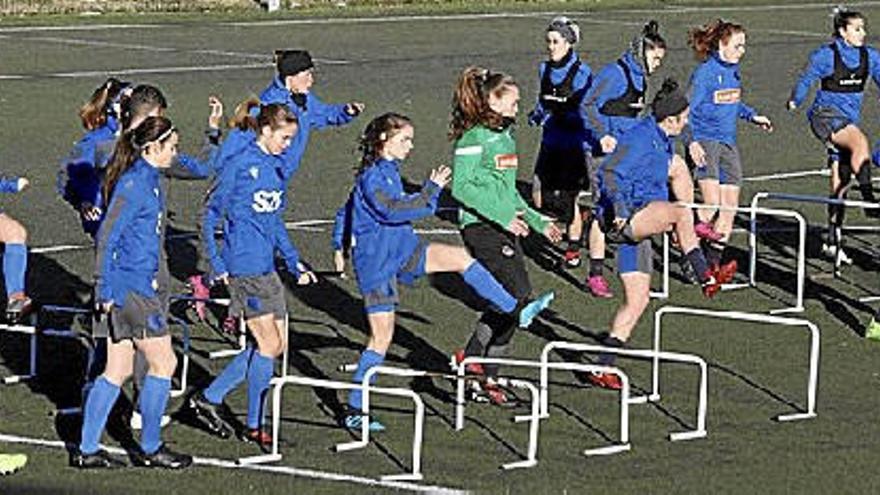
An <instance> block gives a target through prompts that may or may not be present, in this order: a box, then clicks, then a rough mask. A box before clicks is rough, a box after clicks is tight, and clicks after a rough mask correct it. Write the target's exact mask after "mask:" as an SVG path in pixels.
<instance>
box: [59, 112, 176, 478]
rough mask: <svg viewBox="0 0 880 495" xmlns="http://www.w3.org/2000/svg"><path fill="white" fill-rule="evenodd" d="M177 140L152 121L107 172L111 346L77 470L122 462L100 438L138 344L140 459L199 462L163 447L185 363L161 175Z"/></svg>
mask: <svg viewBox="0 0 880 495" xmlns="http://www.w3.org/2000/svg"><path fill="white" fill-rule="evenodd" d="M177 142H178V137H177V131H176V130H175V128H174V126H173V125H172V124H171V121H169V120H168V119H166V118H164V117H149V118H147V119H146V120H144V121H143V122H142V123H141V124H140V125H139V126H137V127H136V128H134V129H133V130H131V131H129V132H126V133H124V134H123V135H122V136H121V137H120V139H119V140H118V142H117V144H116V149H115V151H114V153H113V159H112V161H111V162H110V164H109V165H108V167H107V172H106V174H105V177H104V184H103V191H102V194H103V197H104V198H106V200H109V204H108V205H107V215H106V217H105V219H104V222H103V223H102V224H101V227H100V229H99V231H98V238H97V252H98V257H97V261H96V263H95V264H96V271H95V273H96V276H95V279H96V280H95V301H96V305H97V306H98V309H99V310H100V311H102V312H103V313H105V314H106V315H107V317H108V318H109V321H110V325H109V327H110V342H109V343H108V350H107V364H106V367H105V369H104V373H103V374H102V375H101V377H100V378H98V379H97V380H96V381H95V384H94V386H93V387H92V390H91V391H90V392H89V395H88V398H87V399H86V403H85V406H84V408H83V426H82V439H81V441H80V444H79V448H78V449H77V450H76V451H75V452H73V453H72V454H71V459H70V462H71V465H72V466H74V467H78V468H107V467H114V466H115V465H118V464H120V461H118V460H115V459H113V458H112V457H110V456H109V455H108V454H107V452H106V451H104V450H103V449H101V448H100V446H99V441H100V439H101V433H102V432H103V430H104V425H105V424H106V422H107V416H108V415H109V414H110V410H111V409H112V408H113V404H114V403H115V402H116V398H117V397H118V396H119V390H120V387H121V386H122V385H123V383H125V381H126V380H127V379H128V377H129V376H131V374H132V368H133V360H134V354H135V352H134V351H135V347H137V348H138V349H140V350H141V351H143V353H144V355H145V357H146V359H147V362H148V363H149V373H148V374H147V376H146V378H145V380H144V386H143V388H142V389H141V394H140V400H139V401H138V402H139V405H140V412H141V416H142V417H143V431H142V433H141V442H140V452H136V453H134V455H133V456H132V460H133V462H134V463H135V464H136V465H138V466H144V467H163V468H170V469H179V468H184V467H187V466H189V465H190V464H191V463H192V457H190V456H188V455H185V454H179V453H176V452H174V451H172V450H170V449H169V448H168V447H167V446H166V445H165V444H163V443H162V441H161V427H160V422H161V418H162V414H163V413H164V411H165V407H166V405H167V403H168V395H169V390H170V388H171V376H172V375H173V373H174V369H175V368H176V366H177V358H176V357H175V355H174V350H173V349H172V347H171V337H170V335H169V334H168V325H167V314H168V304H167V297H166V295H167V291H168V284H169V276H168V267H167V264H166V257H165V253H164V237H165V217H166V215H165V185H164V183H163V181H162V178H161V172H160V171H161V170H162V169H166V168H168V167H170V166H171V164H172V162H173V161H174V157H175V155H176V154H177Z"/></svg>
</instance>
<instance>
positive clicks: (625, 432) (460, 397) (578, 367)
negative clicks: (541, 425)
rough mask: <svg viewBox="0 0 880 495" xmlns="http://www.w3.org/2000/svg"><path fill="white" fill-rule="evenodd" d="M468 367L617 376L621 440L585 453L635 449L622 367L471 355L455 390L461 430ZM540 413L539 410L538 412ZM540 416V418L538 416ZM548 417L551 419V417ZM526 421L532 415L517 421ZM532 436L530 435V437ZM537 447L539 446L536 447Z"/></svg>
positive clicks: (463, 364) (460, 369) (461, 366)
mask: <svg viewBox="0 0 880 495" xmlns="http://www.w3.org/2000/svg"><path fill="white" fill-rule="evenodd" d="M468 364H498V365H502V366H510V367H520V368H538V369H539V370H541V371H542V372H543V371H544V370H565V371H580V372H596V373H611V374H614V375H617V377H619V378H620V382H621V384H622V388H621V390H620V441H619V442H618V443H617V445H609V446H606V447H599V448H595V449H587V450H584V451H583V453H584V455H586V456H594V455H609V454H616V453H618V452H625V451H627V450H630V448H631V447H632V446H631V445H630V442H629V404H630V401H629V395H630V384H629V377H627V376H626V373H624V372H623V371H622V370H621V369H620V368H615V367H613V366H602V365H598V364H589V363H565V362H547V363H544V362H541V361H525V360H519V359H503V358H489V357H478V356H469V357H466V358H464V360H463V361H462V362H461V363H460V364H459V366H458V369H457V374H458V379H457V387H456V403H455V429H456V430H461V429H462V428H464V406H465V400H464V392H465V390H464V385H465V384H464V381H465V379H466V378H467V377H466V376H465V372H466V368H467V365H468ZM538 413H540V410H538ZM532 416H535V408H534V405H533V413H532ZM535 417H537V416H535ZM548 417H549V416H548ZM524 418H530V416H526V417H519V418H516V420H517V421H523V420H524ZM530 436H531V435H530ZM534 441H535V442H537V428H536V427H535V428H534ZM536 448H537V447H536Z"/></svg>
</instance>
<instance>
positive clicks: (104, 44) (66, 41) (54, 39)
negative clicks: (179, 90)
mask: <svg viewBox="0 0 880 495" xmlns="http://www.w3.org/2000/svg"><path fill="white" fill-rule="evenodd" d="M3 38H8V36H3ZM15 41H18V42H23V41H39V42H43V43H59V44H62V45H80V46H94V47H101V48H122V49H125V50H141V51H145V52H157V53H192V54H196V55H218V56H223V57H238V58H248V59H256V60H270V59H271V58H272V55H271V54H267V53H247V52H233V51H227V50H206V49H196V50H191V49H187V48H177V47H168V46H151V45H144V44H134V43H117V42H114V41H100V40H84V39H77V38H66V37H63V36H23V37H19V38H16V39H15ZM321 62H323V61H321Z"/></svg>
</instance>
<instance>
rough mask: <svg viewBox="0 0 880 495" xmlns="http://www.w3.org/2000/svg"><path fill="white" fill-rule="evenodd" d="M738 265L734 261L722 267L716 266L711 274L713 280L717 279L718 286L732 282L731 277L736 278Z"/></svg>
mask: <svg viewBox="0 0 880 495" xmlns="http://www.w3.org/2000/svg"><path fill="white" fill-rule="evenodd" d="M738 268H739V265H738V264H737V262H736V260H730V261H728V262H727V263H724V264H722V265H716V266H714V267H713V273H714V275H715V278H717V279H718V283H719V284H726V283H728V282H730V281H731V280H733V277H735V276H736V272H737V269H738Z"/></svg>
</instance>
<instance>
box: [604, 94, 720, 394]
mask: <svg viewBox="0 0 880 495" xmlns="http://www.w3.org/2000/svg"><path fill="white" fill-rule="evenodd" d="M651 113H652V116H651V117H648V118H645V119H642V120H641V121H640V122H639V123H638V124H636V125H635V126H633V127H631V128H630V129H628V130H627V131H624V132H623V134H621V135H620V136H619V139H618V140H617V146H616V150H615V151H614V152H613V153H612V154H611V155H609V156H608V157H607V158H606V159H605V160H604V161H603V162H602V165H601V166H600V168H599V175H598V178H599V191H600V192H599V203H598V205H597V208H596V217H597V218H598V219H599V222H600V225H601V227H602V229H603V231H604V232H605V235H606V236H607V237H608V239H609V240H611V241H612V242H620V243H621V244H620V246H619V248H618V254H617V256H618V258H617V259H618V273H620V280H621V282H622V283H623V289H624V300H623V304H622V305H621V306H620V308H619V309H618V310H617V314H615V316H614V321H613V322H612V324H611V332H610V334H609V335H608V336H607V337H606V338H605V339H604V340H603V342H602V344H603V345H606V346H610V347H622V346H623V345H624V344H625V343H626V341H627V340H628V339H629V336H630V333H631V332H632V330H633V328H635V326H636V323H638V321H639V318H641V316H642V313H643V312H644V311H645V308H646V307H647V306H648V302H649V300H650V290H651V271H652V265H653V260H652V255H653V252H652V249H651V240H650V238H651V236H653V235H656V234H660V233H663V232H666V231H667V230H670V229H674V230H675V233H676V234H677V235H678V241H679V243H680V244H681V249H682V251H683V252H684V253H685V257H686V258H687V260H688V262H689V263H690V264H691V265H692V268H693V271H694V273H695V274H697V277H698V279H699V281H700V284H701V285H702V287H703V294H704V295H705V296H706V297H712V296H714V295H715V293H716V292H718V290H719V289H720V287H721V284H723V283H725V282H728V281H730V279H731V278H733V275H734V272H735V268H734V270H731V267H730V266H727V265H725V266H721V267H717V266H716V267H710V266H709V265H708V263H707V261H706V257H705V255H704V253H703V250H702V249H700V244H699V241H698V238H697V235H696V233H695V232H694V225H693V221H694V220H693V214H692V212H691V210H690V209H688V208H685V207H683V206H680V205H677V204H675V203H670V202H669V201H668V198H669V184H670V183H671V186H672V191H673V193H674V194H675V195H676V197H687V193H686V189H691V190H692V189H693V182H692V181H691V178H690V174H689V172H688V169H687V165H686V164H685V163H684V160H683V159H682V158H681V157H680V156H678V155H675V154H674V146H673V144H674V143H673V139H674V138H675V137H676V136H678V135H679V134H681V132H682V129H684V127H685V125H687V119H688V101H687V98H685V96H684V95H683V94H682V93H681V91H679V89H678V86H677V84H676V83H675V82H674V81H672V80H667V81H664V83H663V87H662V88H661V89H660V91H659V92H658V93H657V95H656V96H655V97H654V100H653V101H652V102H651ZM614 357H615V355H614V354H611V353H603V354H601V355H600V356H599V363H600V364H604V365H610V364H612V363H613V362H614ZM588 379H589V380H590V381H591V382H592V383H594V384H595V385H597V386H600V387H605V388H612V389H619V388H620V386H621V385H620V381H619V379H618V377H617V376H616V375H612V374H609V373H591V374H589V375H588Z"/></svg>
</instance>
